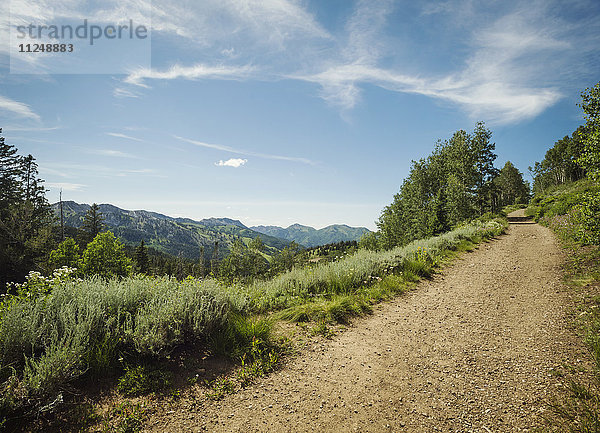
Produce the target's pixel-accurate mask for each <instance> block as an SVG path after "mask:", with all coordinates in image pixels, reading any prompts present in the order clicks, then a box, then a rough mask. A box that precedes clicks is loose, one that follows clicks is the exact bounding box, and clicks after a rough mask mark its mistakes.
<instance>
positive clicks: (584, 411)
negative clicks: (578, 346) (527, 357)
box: [526, 180, 600, 433]
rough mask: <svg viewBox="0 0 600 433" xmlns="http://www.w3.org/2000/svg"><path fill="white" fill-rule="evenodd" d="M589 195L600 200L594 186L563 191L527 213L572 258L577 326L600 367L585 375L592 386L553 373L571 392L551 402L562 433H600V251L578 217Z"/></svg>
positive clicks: (569, 269)
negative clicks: (590, 239)
mask: <svg viewBox="0 0 600 433" xmlns="http://www.w3.org/2000/svg"><path fill="white" fill-rule="evenodd" d="M589 193H592V194H600V187H599V186H598V185H596V184H594V183H592V182H590V181H589V180H583V181H578V182H574V183H570V184H566V185H561V186H557V187H554V188H552V189H550V190H549V191H547V194H546V195H543V196H538V197H536V198H534V200H532V205H531V206H530V207H529V208H528V209H527V211H526V214H528V215H530V216H533V217H534V218H535V219H536V220H537V221H538V222H539V223H541V224H543V225H546V226H548V227H550V228H551V229H552V230H553V231H554V232H555V233H556V234H557V236H558V238H559V239H560V241H561V244H562V246H563V247H564V249H565V251H566V252H567V260H566V263H565V266H564V271H565V274H564V275H565V282H566V284H567V285H568V286H569V287H570V288H571V289H572V290H573V291H574V292H575V293H577V295H578V296H577V298H579V299H580V301H579V303H578V305H577V306H576V313H577V314H574V316H575V317H576V326H577V328H578V329H579V330H580V331H581V334H582V337H583V339H584V341H585V343H586V344H587V347H588V349H589V351H590V355H591V357H592V359H593V360H594V363H595V365H594V368H593V371H588V372H585V373H586V374H585V375H584V377H588V378H591V379H590V380H586V381H584V380H582V379H569V377H571V376H574V374H573V372H571V374H569V375H566V376H565V374H564V373H563V372H562V371H553V372H552V374H554V375H559V376H561V377H563V376H564V377H565V380H567V383H568V388H567V393H565V394H560V395H557V396H556V397H555V398H554V400H553V401H551V403H550V413H551V415H550V416H549V421H550V423H551V424H552V425H553V426H555V427H557V428H559V429H560V431H564V432H572V433H589V432H600V296H599V294H600V246H598V245H594V244H590V243H589V242H585V241H584V240H583V239H585V237H584V236H582V233H583V232H585V229H584V228H582V226H581V221H580V219H579V218H578V217H577V214H576V212H575V211H576V207H577V205H578V204H579V203H580V202H581V199H582V197H584V196H585V195H586V194H589ZM564 368H566V369H567V371H568V370H569V368H568V366H565V367H564ZM579 376H581V375H579Z"/></svg>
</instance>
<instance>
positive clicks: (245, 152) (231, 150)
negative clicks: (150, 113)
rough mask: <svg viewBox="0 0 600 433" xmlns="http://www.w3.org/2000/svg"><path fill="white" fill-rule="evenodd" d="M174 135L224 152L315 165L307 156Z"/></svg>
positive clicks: (179, 138)
mask: <svg viewBox="0 0 600 433" xmlns="http://www.w3.org/2000/svg"><path fill="white" fill-rule="evenodd" d="M173 137H174V138H176V139H178V140H181V141H185V142H186V143H190V144H193V145H196V146H199V147H206V148H208V149H215V150H222V151H224V152H229V153H235V154H238V155H246V156H255V157H257V158H264V159H275V160H280V161H291V162H300V163H303V164H310V165H315V162H314V161H311V160H310V159H307V158H298V157H294V156H283V155H273V154H270V153H259V152H252V151H248V150H240V149H235V148H233V147H229V146H224V145H222V144H212V143H205V142H203V141H197V140H191V139H189V138H184V137H179V136H177V135H174V136H173Z"/></svg>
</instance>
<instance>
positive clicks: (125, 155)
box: [89, 149, 139, 159]
mask: <svg viewBox="0 0 600 433" xmlns="http://www.w3.org/2000/svg"><path fill="white" fill-rule="evenodd" d="M89 152H90V153H93V154H95V155H101V156H113V157H117V158H135V159H138V158H139V156H136V155H132V154H131V153H127V152H122V151H120V150H114V149H92V150H90V151H89Z"/></svg>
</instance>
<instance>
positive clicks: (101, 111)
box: [0, 0, 600, 229]
mask: <svg viewBox="0 0 600 433" xmlns="http://www.w3.org/2000/svg"><path fill="white" fill-rule="evenodd" d="M0 17H2V18H0V127H2V128H3V136H4V137H5V138H6V140H7V142H8V143H10V144H13V145H14V146H16V147H17V148H18V150H19V153H21V154H32V155H33V156H34V157H35V158H36V160H37V163H38V165H39V171H40V177H41V178H43V179H44V180H45V185H46V187H47V188H48V190H49V191H48V193H47V197H48V199H49V200H50V201H51V202H55V201H57V200H58V197H59V192H60V191H61V190H62V197H63V200H74V201H76V202H79V203H93V202H96V203H111V204H114V205H116V206H119V207H121V208H125V209H145V210H151V211H156V212H160V213H164V214H167V215H170V216H182V217H189V218H193V219H202V218H208V217H230V218H235V219H239V220H241V221H242V222H243V223H244V224H246V225H248V226H252V225H278V226H283V227H287V226H289V225H291V224H293V223H301V224H305V225H311V226H314V227H316V228H321V227H324V226H326V225H329V224H348V225H351V226H365V227H368V228H370V229H375V227H376V226H375V221H376V220H377V219H378V217H379V215H380V212H381V210H382V209H383V207H384V206H386V205H387V204H389V203H390V202H391V201H392V199H393V195H394V194H395V193H396V192H398V190H399V188H400V185H401V184H402V181H403V179H404V178H405V177H406V176H407V174H408V172H409V169H410V165H411V160H417V159H419V158H423V157H426V156H427V155H428V154H429V153H430V152H431V151H432V149H433V148H434V146H435V144H436V141H437V140H439V139H441V140H445V139H448V138H450V136H451V135H452V134H453V132H455V131H457V130H459V129H464V130H466V131H472V130H473V128H474V126H475V123H476V122H477V121H484V122H485V123H486V126H487V127H488V128H490V129H491V131H492V132H493V141H494V142H495V143H496V153H497V154H498V159H497V160H496V165H497V167H499V168H501V167H502V166H503V165H504V163H505V162H506V161H508V160H510V161H511V162H513V164H515V165H516V166H517V167H518V168H519V169H520V170H521V171H522V172H523V173H524V175H525V178H526V179H528V180H531V178H530V176H529V174H528V173H527V168H528V166H530V165H533V163H534V162H535V161H540V160H541V159H542V158H543V157H544V154H545V152H546V150H547V149H548V148H550V147H551V146H552V145H553V144H554V142H555V141H557V140H558V139H560V138H562V137H564V136H565V135H569V134H570V133H572V132H573V131H574V130H575V129H576V128H577V126H578V125H580V124H582V123H583V117H582V114H581V110H580V108H579V107H578V106H577V103H578V102H579V100H580V93H581V91H583V90H584V89H585V88H587V87H591V86H593V85H594V84H595V83H597V82H598V81H599V80H600V73H599V72H600V2H598V1H597V0H589V1H588V0H572V1H553V0H544V1H535V0H534V1H531V0H528V1H510V0H508V1H469V0H449V1H446V2H439V1H431V2H427V1H419V2H415V1H392V0H389V1H378V0H370V1H366V0H365V1H360V0H359V1H351V0H313V1H311V0H306V1H303V0H178V1H173V0H153V1H152V2H147V1H145V0H102V1H87V0H12V1H6V0H4V1H2V3H1V4H0ZM84 20H87V21H85V22H87V23H88V25H89V26H90V29H88V30H89V31H90V33H91V26H92V25H95V26H97V27H98V28H99V29H100V30H101V31H107V32H111V31H112V29H116V28H117V26H119V25H121V26H123V25H127V24H128V23H131V24H135V26H136V29H139V28H141V27H140V26H143V28H144V29H146V30H147V32H146V33H144V34H145V36H146V37H145V38H143V37H127V34H126V33H125V36H124V37H121V38H109V37H108V35H109V33H103V34H102V35H101V36H100V37H98V39H96V40H94V41H93V42H94V43H93V44H90V38H89V37H86V38H80V39H78V38H74V39H68V40H67V39H65V38H63V39H56V38H55V39H51V38H50V35H49V34H48V30H47V29H43V28H41V27H39V26H42V25H45V26H47V27H49V26H52V25H54V26H57V27H59V26H65V25H72V27H73V28H74V27H76V26H77V25H81V24H82V23H83V22H84ZM28 25H32V26H35V27H32V28H33V33H32V34H33V36H34V37H33V38H32V37H31V34H29V33H28V34H27V37H25V38H20V36H22V33H19V32H18V29H19V26H28ZM110 26H113V27H110ZM109 27H110V29H109ZM131 27H132V28H133V27H134V26H133V25H131ZM22 29H23V27H21V30H22ZM37 30H40V32H41V33H39V34H38V35H36V33H35V32H36V31H37ZM27 31H28V30H27ZM44 32H46V33H44ZM110 34H111V35H112V33H110ZM35 36H41V39H36V38H35ZM105 36H106V37H105ZM40 41H41V42H52V43H67V44H69V43H70V44H72V45H73V51H72V52H64V53H60V52H59V53H20V52H18V50H19V48H18V47H19V44H26V43H31V44H33V43H36V42H37V43H39V42H40Z"/></svg>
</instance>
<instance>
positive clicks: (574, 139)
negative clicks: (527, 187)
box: [529, 126, 586, 194]
mask: <svg viewBox="0 0 600 433" xmlns="http://www.w3.org/2000/svg"><path fill="white" fill-rule="evenodd" d="M585 135H586V128H585V127H583V126H580V127H579V128H577V130H576V131H574V132H573V134H571V136H570V137H569V136H565V137H564V138H562V139H560V140H558V141H557V142H556V143H555V144H554V146H553V147H552V148H550V149H548V151H547V152H546V155H545V156H544V159H543V160H542V161H541V162H536V163H535V165H534V167H533V168H532V167H529V171H530V172H531V173H532V174H533V176H534V180H533V192H534V193H535V194H546V193H548V189H549V188H552V187H554V186H557V185H562V184H564V183H570V182H574V181H577V180H579V179H583V178H584V177H585V169H584V168H583V166H582V165H581V164H580V163H579V158H580V157H581V154H582V152H583V141H584V137H585Z"/></svg>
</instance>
